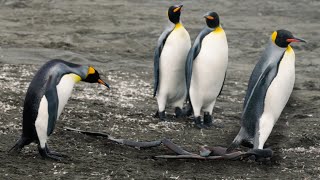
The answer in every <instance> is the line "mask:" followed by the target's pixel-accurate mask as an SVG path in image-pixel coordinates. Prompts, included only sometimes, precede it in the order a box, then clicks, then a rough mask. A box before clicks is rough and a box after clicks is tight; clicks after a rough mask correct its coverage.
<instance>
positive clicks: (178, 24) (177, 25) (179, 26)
mask: <svg viewBox="0 0 320 180" xmlns="http://www.w3.org/2000/svg"><path fill="white" fill-rule="evenodd" d="M181 27H183V26H182V24H181V23H177V24H176V26H175V27H174V29H179V28H181Z"/></svg>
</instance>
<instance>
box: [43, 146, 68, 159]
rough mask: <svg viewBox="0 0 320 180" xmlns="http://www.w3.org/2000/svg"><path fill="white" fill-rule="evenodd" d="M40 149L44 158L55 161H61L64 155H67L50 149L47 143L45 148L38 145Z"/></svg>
mask: <svg viewBox="0 0 320 180" xmlns="http://www.w3.org/2000/svg"><path fill="white" fill-rule="evenodd" d="M38 150H39V153H40V155H41V156H42V158H44V159H52V160H55V161H61V160H62V159H63V157H66V155H62V154H59V153H57V152H54V151H50V150H49V148H48V146H47V144H46V145H45V148H41V146H40V145H39V146H38Z"/></svg>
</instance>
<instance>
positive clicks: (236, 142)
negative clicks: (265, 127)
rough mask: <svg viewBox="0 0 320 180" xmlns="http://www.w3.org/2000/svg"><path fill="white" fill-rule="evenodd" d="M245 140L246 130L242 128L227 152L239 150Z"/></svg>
mask: <svg viewBox="0 0 320 180" xmlns="http://www.w3.org/2000/svg"><path fill="white" fill-rule="evenodd" d="M244 139H245V130H244V129H243V128H242V127H241V129H240V131H239V133H238V135H237V136H236V137H235V138H234V140H233V141H232V143H231V144H230V146H229V147H228V149H227V152H228V153H230V152H232V151H233V150H235V149H237V148H238V147H239V146H240V145H241V144H242V142H243V141H244Z"/></svg>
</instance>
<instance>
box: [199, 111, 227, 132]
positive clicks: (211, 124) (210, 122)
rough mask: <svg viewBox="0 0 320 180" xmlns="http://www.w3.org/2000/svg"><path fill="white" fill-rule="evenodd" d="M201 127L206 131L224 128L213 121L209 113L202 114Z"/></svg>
mask: <svg viewBox="0 0 320 180" xmlns="http://www.w3.org/2000/svg"><path fill="white" fill-rule="evenodd" d="M203 125H204V126H205V128H207V129H209V128H210V127H216V128H224V125H223V124H222V123H218V122H216V121H214V119H213V117H212V115H210V113H209V112H204V115H203Z"/></svg>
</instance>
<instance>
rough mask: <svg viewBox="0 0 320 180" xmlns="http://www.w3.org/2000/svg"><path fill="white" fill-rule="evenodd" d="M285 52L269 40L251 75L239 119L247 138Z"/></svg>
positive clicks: (261, 108)
mask: <svg viewBox="0 0 320 180" xmlns="http://www.w3.org/2000/svg"><path fill="white" fill-rule="evenodd" d="M285 50H286V48H281V47H279V46H277V45H275V44H274V43H273V42H272V41H271V40H270V42H269V44H268V45H267V48H266V49H265V51H264V52H263V53H262V56H261V58H260V60H259V61H258V63H257V65H256V66H255V68H254V70H253V72H252V74H251V77H250V80H249V83H248V89H247V93H246V96H245V100H244V106H243V114H242V117H241V120H242V122H241V123H242V127H243V128H245V130H246V133H248V135H249V137H253V136H254V134H255V128H256V123H257V120H258V119H259V118H260V117H261V115H262V113H263V109H264V99H265V96H266V93H267V90H268V88H269V86H270V84H271V82H272V81H273V79H274V78H275V77H276V76H277V73H278V68H279V64H280V61H281V59H282V57H283V55H284V53H285Z"/></svg>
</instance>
